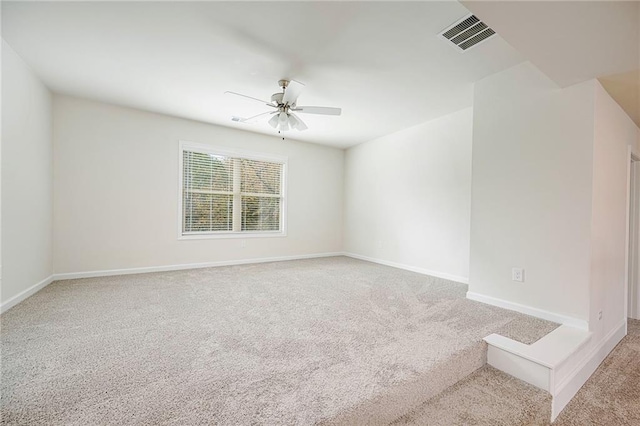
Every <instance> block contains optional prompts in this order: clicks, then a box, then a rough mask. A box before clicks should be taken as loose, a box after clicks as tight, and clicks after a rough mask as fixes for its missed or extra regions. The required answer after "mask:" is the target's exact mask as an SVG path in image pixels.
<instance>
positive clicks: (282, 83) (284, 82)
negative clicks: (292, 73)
mask: <svg viewBox="0 0 640 426" xmlns="http://www.w3.org/2000/svg"><path fill="white" fill-rule="evenodd" d="M278 86H280V87H282V88H283V89H286V88H287V86H289V80H278Z"/></svg>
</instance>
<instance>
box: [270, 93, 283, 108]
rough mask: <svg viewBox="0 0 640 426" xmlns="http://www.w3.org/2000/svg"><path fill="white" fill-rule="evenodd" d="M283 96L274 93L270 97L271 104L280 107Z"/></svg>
mask: <svg viewBox="0 0 640 426" xmlns="http://www.w3.org/2000/svg"><path fill="white" fill-rule="evenodd" d="M283 96H284V93H274V94H273V95H271V102H275V103H276V105H280V104H282V97H283Z"/></svg>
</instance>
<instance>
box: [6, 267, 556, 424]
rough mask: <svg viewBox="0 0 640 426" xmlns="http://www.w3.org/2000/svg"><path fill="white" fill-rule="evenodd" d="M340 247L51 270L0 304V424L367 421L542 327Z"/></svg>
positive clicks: (544, 328) (398, 410)
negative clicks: (285, 256) (299, 255)
mask: <svg viewBox="0 0 640 426" xmlns="http://www.w3.org/2000/svg"><path fill="white" fill-rule="evenodd" d="M466 290H467V288H466V286H464V285H461V284H458V283H454V282H450V281H446V280H442V279H437V278H433V277H429V276H424V275H420V274H416V273H412V272H408V271H403V270H399V269H394V268H390V267H386V266H382V265H377V264H373V263H368V262H363V261H359V260H355V259H350V258H346V257H336V258H325V259H310V260H301V261H291V262H278V263H270V264H257V265H240V266H230V267H220V268H210V269H198V270H190V271H175V272H163V273H152V274H142V275H130V276H117V277H105V278H91V279H79V280H69V281H58V282H55V283H53V284H51V285H49V286H48V287H46V288H45V289H43V290H42V291H40V292H39V293H37V294H35V295H34V296H32V297H30V298H29V299H27V300H25V301H24V302H23V303H21V304H19V305H18V306H16V307H14V308H12V309H10V310H9V311H7V312H6V313H4V314H2V316H1V317H0V321H1V326H2V329H1V333H0V338H1V350H2V370H1V372H2V383H1V391H2V394H1V398H0V402H1V404H2V407H1V411H0V413H1V415H2V424H7V425H8V424H42V425H44V424H47V425H59V424H73V425H87V424H229V425H231V424H233V425H238V424H256V423H260V424H283V423H285V424H293V423H295V424H313V423H325V424H337V423H360V424H361V423H362V422H363V421H365V420H366V421H367V422H369V423H371V424H382V423H384V422H386V421H391V420H393V419H395V418H397V417H398V416H400V415H402V414H404V413H407V412H408V411H410V410H411V409H414V408H416V407H418V406H419V405H420V404H422V403H424V401H426V400H428V399H429V398H430V397H432V396H433V395H435V394H436V393H438V392H440V391H442V390H443V389H445V388H447V387H448V386H450V385H451V384H452V383H454V382H455V381H457V380H459V379H460V378H462V377H464V376H465V375H466V374H468V373H470V372H471V371H473V370H474V369H476V368H477V367H479V366H480V365H482V364H483V363H484V356H485V355H484V354H485V348H484V347H483V345H484V343H483V342H482V338H483V337H485V336H486V335H488V334H491V333H493V332H502V333H503V334H506V335H509V337H511V338H514V339H517V340H520V341H523V342H524V343H532V342H533V341H535V340H537V339H538V338H540V337H542V336H543V335H545V334H547V333H548V332H550V331H551V330H552V329H554V328H555V327H556V326H557V325H556V324H552V323H548V322H545V321H540V320H537V319H534V318H530V317H526V316H523V315H520V314H517V313H514V312H510V311H506V310H502V309H499V308H495V307H492V306H488V305H484V304H481V303H477V302H473V301H469V300H467V299H466V298H465V293H466Z"/></svg>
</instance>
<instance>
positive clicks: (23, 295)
mask: <svg viewBox="0 0 640 426" xmlns="http://www.w3.org/2000/svg"><path fill="white" fill-rule="evenodd" d="M53 281H54V278H53V275H50V276H48V277H47V278H45V279H44V280H42V281H40V282H39V283H37V284H35V285H32V286H31V287H29V288H28V289H26V290H25V291H23V292H21V293H19V294H16V295H15V296H13V297H12V298H11V299H9V300H7V301H6V302H4V303H2V304H1V305H0V313H4V312H6V311H8V310H9V309H11V308H13V307H14V306H16V305H17V304H18V303H20V302H22V301H23V300H25V299H26V298H28V297H29V296H32V295H33V294H35V293H37V292H39V291H40V290H42V289H43V288H45V287H46V286H48V285H49V284H51V283H52V282H53Z"/></svg>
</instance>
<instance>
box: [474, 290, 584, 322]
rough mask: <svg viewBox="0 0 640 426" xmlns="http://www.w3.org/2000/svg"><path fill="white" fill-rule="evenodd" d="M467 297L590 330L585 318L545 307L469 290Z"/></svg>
mask: <svg viewBox="0 0 640 426" xmlns="http://www.w3.org/2000/svg"><path fill="white" fill-rule="evenodd" d="M467 299H470V300H475V301H476V302H482V303H486V304H487V305H493V306H497V307H499V308H504V309H509V310H511V311H516V312H520V313H521V314H526V315H531V316H532V317H537V318H541V319H544V320H547V321H552V322H556V323H558V324H564V325H569V326H571V327H575V328H579V329H582V330H589V323H588V322H587V321H584V320H580V319H577V318H573V317H569V316H566V315H562V314H557V313H555V312H550V311H545V310H544V309H538V308H534V307H532V306H527V305H521V304H519V303H514V302H509V301H508V300H503V299H498V298H496V297H491V296H485V295H484V294H479V293H474V292H471V291H468V292H467Z"/></svg>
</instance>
